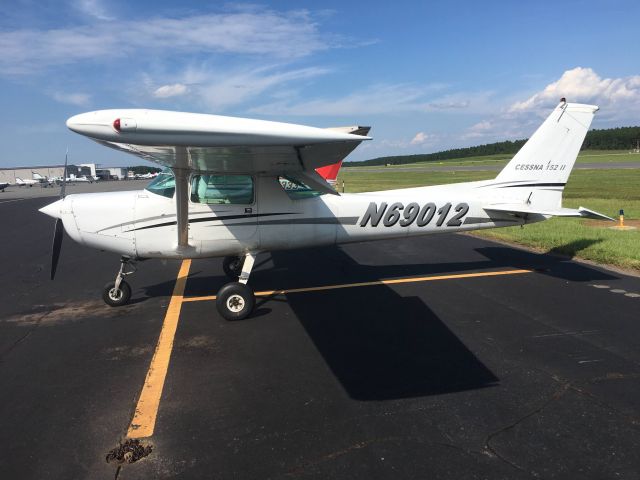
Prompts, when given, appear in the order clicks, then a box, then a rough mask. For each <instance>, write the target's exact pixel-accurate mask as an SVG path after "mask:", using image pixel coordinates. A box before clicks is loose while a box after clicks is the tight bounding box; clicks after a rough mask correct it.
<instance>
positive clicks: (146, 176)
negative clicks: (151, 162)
mask: <svg viewBox="0 0 640 480" xmlns="http://www.w3.org/2000/svg"><path fill="white" fill-rule="evenodd" d="M157 176H158V174H157V173H151V172H147V173H136V174H134V176H133V178H135V179H136V180H149V179H152V178H156V177H157Z"/></svg>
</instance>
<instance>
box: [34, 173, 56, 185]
mask: <svg viewBox="0 0 640 480" xmlns="http://www.w3.org/2000/svg"><path fill="white" fill-rule="evenodd" d="M31 176H32V177H33V179H34V180H36V181H37V182H38V183H39V184H40V186H41V187H45V188H46V187H53V186H54V185H55V183H56V182H55V180H53V179H50V178H47V177H43V176H42V175H40V174H39V173H37V172H31Z"/></svg>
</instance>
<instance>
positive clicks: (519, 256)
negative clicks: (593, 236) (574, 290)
mask: <svg viewBox="0 0 640 480" xmlns="http://www.w3.org/2000/svg"><path fill="white" fill-rule="evenodd" d="M574 243H576V245H573V244H574ZM577 243H579V245H578V244H577ZM593 243H596V242H593ZM586 245H587V244H586V243H584V242H582V241H578V242H572V245H565V246H562V247H558V248H557V249H553V250H551V251H549V252H548V253H535V252H528V251H526V250H520V249H516V248H509V247H481V248H476V249H475V250H476V252H478V253H480V254H482V255H483V256H485V257H486V258H487V259H489V261H490V264H491V265H493V266H494V267H512V268H525V269H534V270H538V271H539V272H540V273H542V274H545V275H549V276H551V277H556V278H561V279H563V280H569V281H572V282H593V281H596V280H615V279H617V278H618V277H616V276H615V275H612V274H610V273H607V272H606V271H602V270H598V269H596V268H593V267H591V266H589V265H587V264H582V263H577V262H573V261H571V258H569V257H568V256H566V252H569V251H572V250H573V251H574V252H577V251H579V250H581V249H582V248H586ZM556 252H563V253H562V254H557V253H556ZM574 254H575V253H574ZM476 268H478V267H476Z"/></svg>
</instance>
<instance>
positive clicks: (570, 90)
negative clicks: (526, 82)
mask: <svg viewBox="0 0 640 480" xmlns="http://www.w3.org/2000/svg"><path fill="white" fill-rule="evenodd" d="M563 97H564V98H566V99H567V100H568V101H569V102H578V103H589V104H594V105H598V106H599V107H600V111H599V112H598V114H597V115H596V117H595V119H594V123H593V125H594V126H595V127H596V128H608V127H616V126H621V125H637V123H638V118H639V117H638V111H640V75H635V76H630V77H619V78H602V77H601V76H600V75H598V73H596V72H595V71H594V70H593V69H591V68H583V67H576V68H573V69H571V70H566V71H565V72H564V73H563V74H562V75H561V76H560V78H558V79H557V80H556V81H554V82H551V83H549V84H547V85H546V86H545V87H544V88H542V89H541V90H540V91H539V92H537V93H535V94H533V95H529V96H528V97H527V98H525V99H524V100H520V101H515V102H511V103H510V104H508V105H505V106H503V107H501V108H500V107H498V108H497V113H496V114H494V115H492V116H490V117H489V118H486V119H484V120H482V121H480V122H478V123H476V124H474V125H473V126H471V127H470V128H468V129H467V130H466V131H465V132H464V133H463V134H462V138H463V139H474V140H475V141H481V142H483V143H489V142H494V141H502V140H507V139H520V138H526V137H529V136H531V134H532V133H533V132H534V131H535V129H536V128H537V127H538V125H540V122H541V119H542V118H545V117H546V116H547V115H549V113H551V110H552V109H553V108H554V107H555V106H556V105H557V104H558V102H559V101H560V99H561V98H563Z"/></svg>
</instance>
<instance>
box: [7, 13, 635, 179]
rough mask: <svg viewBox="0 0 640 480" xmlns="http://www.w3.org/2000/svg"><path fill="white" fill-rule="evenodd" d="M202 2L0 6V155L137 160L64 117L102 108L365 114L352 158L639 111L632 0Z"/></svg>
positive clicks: (333, 122)
mask: <svg viewBox="0 0 640 480" xmlns="http://www.w3.org/2000/svg"><path fill="white" fill-rule="evenodd" d="M203 3H205V2H196V1H188V0H187V1H181V2H179V4H178V2H173V1H163V0H154V1H147V0H140V1H138V2H125V1H124V0H113V1H106V0H68V1H64V0H59V1H43V0H14V1H12V2H2V3H1V4H0V92H1V93H0V95H1V99H2V102H1V104H2V116H1V117H0V141H1V142H2V149H1V152H2V153H0V166H3V167H6V166H16V165H36V164H54V163H60V162H62V161H63V160H64V152H65V150H66V148H67V146H68V147H69V151H70V156H71V157H70V158H71V161H73V162H74V163H84V162H97V163H101V164H104V165H130V164H137V163H141V162H140V161H138V160H137V159H136V158H133V157H129V156H127V155H125V154H121V153H118V152H115V151H112V150H110V149H105V148H104V147H101V146H99V145H97V144H94V143H93V142H91V141H89V140H87V139H85V138H83V137H80V136H78V135H76V134H73V133H71V132H69V131H68V130H67V129H66V127H65V123H64V122H65V120H66V119H67V118H68V117H70V116H72V115H74V114H77V113H81V112H85V111H90V110H98V109H104V108H154V109H168V110H185V111H193V112H202V113H215V114H221V115H232V116H241V117H252V118H262V119H267V120H277V121H285V122H292V123H302V124H308V125H314V126H319V127H323V126H341V125H355V124H360V125H371V126H372V127H373V129H372V131H371V135H372V136H373V137H374V140H373V141H372V142H367V143H366V144H364V145H362V146H361V147H359V148H358V149H357V150H356V151H355V152H354V153H353V154H352V155H351V156H350V157H349V159H350V160H363V159H367V158H374V157H378V156H383V155H403V154H411V153H424V152H433V151H438V150H443V149H448V148H455V147H460V146H470V145H477V144H482V143H489V142H494V141H499V140H506V139H517V138H523V137H527V136H529V135H530V134H531V133H532V132H533V130H535V127H536V126H537V124H538V123H539V122H540V120H541V118H543V117H544V116H546V115H547V114H548V111H549V109H550V108H552V107H553V106H554V105H555V104H556V103H557V101H558V100H559V99H560V98H561V97H562V96H565V97H567V98H568V99H569V100H570V101H580V102H588V103H595V104H597V105H599V106H600V107H601V111H600V112H599V114H598V115H597V116H596V120H595V121H594V124H593V127H595V128H607V127H612V126H625V125H638V124H640V113H639V112H640V62H639V60H640V53H638V51H637V48H638V45H639V44H640V43H639V41H640V34H638V31H639V30H638V24H637V22H638V18H640V3H639V2H638V1H637V0H633V1H631V0H629V1H627V0H608V1H588V0H585V1H560V0H556V1H546V0H539V1H536V2H516V1H490V0H487V1H484V2H477V1H447V2H445V1H441V2H428V1H407V2H402V1H398V2H380V3H381V5H380V6H378V5H376V2H370V1H369V2H359V1H350V2H344V1H340V2H332V1H329V2H311V1H304V0H303V1H276V2H270V3H263V4H258V3H233V2H231V3H217V2H208V3H209V4H208V5H205V6H203V5H202V4H203Z"/></svg>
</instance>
